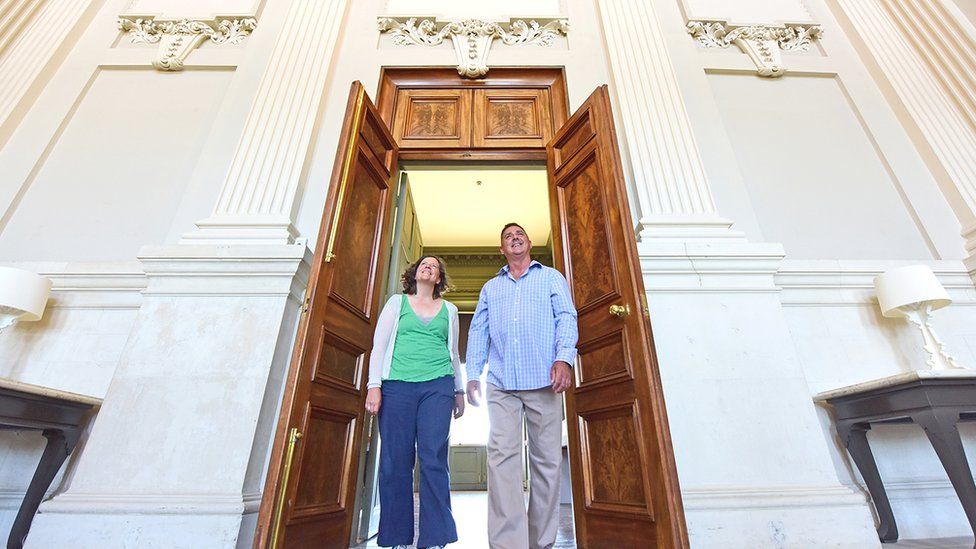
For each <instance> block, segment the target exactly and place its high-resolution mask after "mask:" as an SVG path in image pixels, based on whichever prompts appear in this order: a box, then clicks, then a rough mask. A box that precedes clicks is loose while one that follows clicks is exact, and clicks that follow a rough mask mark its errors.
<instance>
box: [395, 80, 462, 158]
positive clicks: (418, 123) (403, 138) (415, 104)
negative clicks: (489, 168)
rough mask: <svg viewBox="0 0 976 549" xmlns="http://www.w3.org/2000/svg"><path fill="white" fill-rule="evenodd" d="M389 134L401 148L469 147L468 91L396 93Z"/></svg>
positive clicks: (421, 90)
mask: <svg viewBox="0 0 976 549" xmlns="http://www.w3.org/2000/svg"><path fill="white" fill-rule="evenodd" d="M397 106H398V107H400V108H399V109H398V110H397V113H396V118H395V119H394V121H393V135H394V136H395V137H396V140H397V143H399V144H400V146H401V147H410V148H425V149H429V148H439V147H451V148H463V147H468V146H469V145H470V144H471V90H462V89H435V90H423V89H417V90H411V89H406V90H399V91H398V92H397Z"/></svg>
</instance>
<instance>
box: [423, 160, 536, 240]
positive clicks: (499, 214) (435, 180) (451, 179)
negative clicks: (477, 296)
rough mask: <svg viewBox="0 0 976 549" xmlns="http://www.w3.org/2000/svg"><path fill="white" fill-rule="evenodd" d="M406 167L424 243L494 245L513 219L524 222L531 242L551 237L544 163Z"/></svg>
mask: <svg viewBox="0 0 976 549" xmlns="http://www.w3.org/2000/svg"><path fill="white" fill-rule="evenodd" d="M406 172H407V180H408V182H409V184H410V189H411V192H412V194H413V201H414V206H415V207H416V209H417V219H418V220H419V222H420V233H421V236H422V237H423V241H424V246H497V245H498V243H499V239H498V233H499V232H501V229H502V227H503V226H505V224H506V223H508V222H512V221H514V222H516V223H518V224H520V225H522V226H523V227H524V228H525V230H526V231H527V232H528V233H529V238H530V239H531V240H532V243H533V244H534V245H536V246H544V245H545V244H546V242H548V240H549V191H548V182H547V179H546V170H545V168H544V167H541V166H540V167H525V166H523V167H519V168H498V167H495V168H488V169H477V170H455V169H448V168H443V167H431V168H415V169H407V170H406ZM478 181H480V182H481V184H480V185H479V184H478V183H477V182H478Z"/></svg>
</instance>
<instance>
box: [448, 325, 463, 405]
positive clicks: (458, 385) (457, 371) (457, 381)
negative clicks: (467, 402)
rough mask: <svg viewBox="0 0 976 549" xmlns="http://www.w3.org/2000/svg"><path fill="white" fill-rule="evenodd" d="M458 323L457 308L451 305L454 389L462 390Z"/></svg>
mask: <svg viewBox="0 0 976 549" xmlns="http://www.w3.org/2000/svg"><path fill="white" fill-rule="evenodd" d="M459 323H460V321H459V319H458V312H457V309H456V308H454V307H451V339H452V340H453V342H454V343H453V348H452V349H451V350H450V351H451V365H452V366H454V390H455V391H464V378H463V377H462V374H461V356H460V353H459V352H458V339H459V338H460V334H461V329H460V328H459V327H458V324H459Z"/></svg>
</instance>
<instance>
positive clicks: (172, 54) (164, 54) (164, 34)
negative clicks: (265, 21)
mask: <svg viewBox="0 0 976 549" xmlns="http://www.w3.org/2000/svg"><path fill="white" fill-rule="evenodd" d="M256 26H257V22H256V21H255V20H254V19H253V18H250V17H248V18H239V19H231V18H215V19H212V20H191V19H180V20H157V19H154V18H152V17H150V16H122V17H119V29H120V30H122V31H124V32H126V33H128V35H129V41H130V42H132V43H133V44H140V43H145V44H159V48H158V49H157V55H156V59H154V60H153V63H152V64H153V66H154V67H156V68H157V69H159V70H161V71H181V70H183V61H185V60H186V57H187V56H188V55H190V52H191V51H193V50H194V49H195V48H196V47H197V46H199V45H200V44H201V43H202V42H203V41H204V40H207V39H209V40H210V41H211V42H213V43H214V44H239V43H241V42H242V41H243V40H244V38H246V37H247V36H248V35H249V34H251V31H253V30H254V28H255V27H256Z"/></svg>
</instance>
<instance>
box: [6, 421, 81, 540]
mask: <svg viewBox="0 0 976 549" xmlns="http://www.w3.org/2000/svg"><path fill="white" fill-rule="evenodd" d="M43 434H44V437H45V438H47V446H45V447H44V454H42V455H41V462H40V463H38V464H37V470H36V471H34V478H32V479H31V482H30V486H28V487H27V493H26V494H25V495H24V501H23V503H21V504H20V510H19V511H18V512H17V518H16V519H15V520H14V524H13V528H11V529H10V537H8V538H7V549H20V548H21V547H23V546H24V540H25V539H27V532H28V531H29V530H30V525H31V521H33V520H34V513H35V512H37V508H38V506H40V505H41V500H42V499H44V492H46V491H47V489H48V487H49V486H50V485H51V481H52V480H54V476H55V475H57V474H58V470H60V469H61V465H62V464H64V460H65V459H67V457H68V454H70V453H71V450H73V449H74V447H75V444H77V442H78V437H79V436H80V434H81V432H80V431H79V430H78V429H71V430H65V431H62V430H56V429H45V430H44V432H43Z"/></svg>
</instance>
